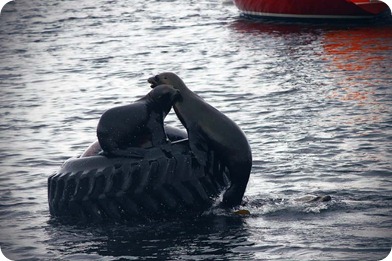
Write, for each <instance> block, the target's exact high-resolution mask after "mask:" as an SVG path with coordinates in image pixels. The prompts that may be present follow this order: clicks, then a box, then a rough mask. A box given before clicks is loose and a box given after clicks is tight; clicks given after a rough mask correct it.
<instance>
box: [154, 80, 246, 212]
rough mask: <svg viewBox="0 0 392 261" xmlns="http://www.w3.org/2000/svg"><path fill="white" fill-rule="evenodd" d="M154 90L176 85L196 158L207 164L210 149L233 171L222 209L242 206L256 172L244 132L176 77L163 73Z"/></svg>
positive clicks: (177, 108) (181, 115)
mask: <svg viewBox="0 0 392 261" xmlns="http://www.w3.org/2000/svg"><path fill="white" fill-rule="evenodd" d="M148 82H149V83H151V87H152V88H156V87H157V86H159V85H160V84H169V85H172V86H173V87H174V88H175V89H177V90H179V91H180V96H181V97H180V98H179V99H177V100H176V101H175V103H174V104H173V108H174V111H175V112H176V114H177V117H178V118H179V119H180V121H181V123H182V124H183V125H184V126H185V128H186V129H187V132H188V137H189V144H190V147H191V150H192V152H193V153H194V154H195V157H196V158H197V159H198V160H199V161H200V162H203V160H205V155H206V151H207V149H208V148H207V146H209V147H211V148H212V149H213V150H214V151H215V152H216V153H217V155H218V157H219V158H220V160H221V161H222V162H223V163H224V164H225V165H226V166H227V168H228V170H229V179H230V181H231V185H230V187H229V188H228V189H227V190H226V191H225V193H224V194H223V200H222V203H221V206H223V207H234V206H237V205H239V204H241V201H242V197H243V195H244V193H245V189H246V185H247V183H248V180H249V175H250V171H251V168H252V152H251V149H250V146H249V143H248V140H247V139H246V137H245V134H244V133H243V132H242V130H241V129H240V128H239V127H238V126H237V124H235V123H234V122H233V121H232V120H231V119H229V118H228V117H227V116H225V115H224V114H223V113H221V112H220V111H218V110H217V109H215V108H214V107H212V106H211V105H209V104H208V103H206V102H205V101H204V100H203V99H202V98H201V97H199V96H198V95H197V94H195V93H194V92H192V91H191V90H189V89H188V87H187V86H186V85H185V83H184V82H183V81H182V80H181V78H180V77H178V76H177V75H176V74H174V73H161V74H159V75H156V76H155V77H151V78H149V79H148Z"/></svg>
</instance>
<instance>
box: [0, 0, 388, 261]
mask: <svg viewBox="0 0 392 261" xmlns="http://www.w3.org/2000/svg"><path fill="white" fill-rule="evenodd" d="M391 65H392V22H391V21H381V22H372V23H361V24H350V23H337V24H336V23H335V24H331V23H321V24H306V23H292V22H287V21H285V22H282V21H254V20H247V19H245V18H243V17H241V16H240V15H239V13H238V11H237V10H236V8H235V7H234V6H233V5H231V4H223V3H222V2H221V1H217V0H208V1H207V0H206V1H193V0H183V1H180V0H166V1H144V0H132V1H131V0H126V1H106V0H94V1H92V0H84V1H75V0H69V1H60V0H52V1H38V0H29V1H27V0H17V1H14V2H11V3H9V4H7V5H6V7H5V8H4V9H3V11H2V13H1V15H0V117H1V121H0V164H1V165H0V167H1V169H0V171H1V173H0V246H1V249H2V252H3V253H5V255H6V256H7V257H8V258H10V259H13V260H148V259H159V260H380V259H382V258H384V257H386V256H387V254H388V253H389V251H390V249H391V246H392V179H391V178H392V163H391V162H392V160H391V159H392V142H391V141H392V115H391V105H392V66H391ZM163 71H173V72H176V73H178V74H179V75H180V76H181V77H182V78H183V79H184V81H185V82H186V84H187V85H188V86H189V88H191V89H192V90H193V91H195V92H197V93H198V94H199V95H200V96H202V97H203V98H204V99H205V100H206V101H207V102H209V103H210V104H212V105H213V106H215V107H216V108H218V109H219V110H221V111H222V112H224V113H225V114H226V115H227V116H229V117H230V118H232V119H233V120H234V121H235V122H237V123H238V125H239V126H240V127H241V128H242V129H243V130H244V132H245V133H246V135H247V137H248V139H249V141H250V144H251V148H252V152H253V158H254V163H253V169H252V174H251V179H250V181H249V184H248V188H247V191H246V193H245V198H244V200H245V203H246V204H245V206H244V207H243V208H245V209H248V210H249V211H250V212H251V215H250V216H244V217H239V216H236V215H234V214H232V213H231V212H230V211H222V210H219V209H211V210H210V211H207V212H206V213H204V214H203V215H202V216H201V217H194V218H181V217H178V218H177V219H173V220H166V221H151V222H147V223H142V224H134V225H132V224H128V225H125V224H111V225H94V226H77V225H71V224H63V223H59V222H57V221H56V220H55V219H53V218H51V217H50V215H49V211H48V204H47V178H48V176H49V175H51V174H52V173H53V172H55V171H56V170H58V169H59V167H60V166H61V164H62V163H63V161H65V160H66V159H68V158H69V157H73V156H76V155H78V154H80V153H81V152H82V151H83V150H84V149H85V148H86V147H87V146H88V145H89V144H90V143H91V142H93V141H94V140H95V139H96V137H95V127H96V125H97V122H98V119H99V117H100V115H101V114H102V112H103V111H105V110H106V109H108V108H110V107H113V106H116V105H119V104H126V103H129V102H132V101H134V100H135V99H137V98H139V97H141V96H142V95H144V94H145V93H147V92H148V91H149V90H150V89H149V84H148V83H147V82H146V79H147V78H148V77H150V76H152V75H155V74H157V73H159V72H163ZM166 122H167V123H169V124H171V125H174V126H177V127H180V126H181V124H180V122H179V121H178V119H177V118H176V116H175V114H174V113H173V112H171V114H170V115H169V116H168V117H167V118H166ZM309 195H330V196H331V197H332V200H331V201H329V202H317V203H316V202H313V203H306V202H304V201H301V200H298V199H300V198H302V197H305V196H309Z"/></svg>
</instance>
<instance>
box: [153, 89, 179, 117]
mask: <svg viewBox="0 0 392 261" xmlns="http://www.w3.org/2000/svg"><path fill="white" fill-rule="evenodd" d="M148 97H149V99H150V100H151V101H152V102H153V103H154V106H158V107H159V108H160V109H162V110H163V111H164V112H165V115H166V114H168V113H169V111H170V109H171V107H172V106H173V103H174V102H175V101H176V100H177V99H178V98H179V97H180V91H179V90H176V89H174V88H173V86H171V85H168V84H160V85H158V86H156V87H155V88H154V89H153V90H152V91H150V92H149V93H148Z"/></svg>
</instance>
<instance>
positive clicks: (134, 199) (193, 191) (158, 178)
mask: <svg viewBox="0 0 392 261" xmlns="http://www.w3.org/2000/svg"><path fill="white" fill-rule="evenodd" d="M169 150H170V152H168V151H167V148H166V149H165V150H162V149H160V148H152V149H148V150H145V156H144V158H142V159H140V158H131V157H129V158H126V157H117V158H107V157H104V156H92V157H85V158H72V159H69V160H67V161H66V162H65V163H64V164H63V166H62V167H61V169H60V170H59V171H58V172H56V173H54V174H53V175H51V176H50V177H49V178H48V201H49V210H50V213H51V215H53V216H57V217H74V218H76V219H77V220H81V221H83V220H84V221H88V222H90V221H98V222H100V221H105V220H114V221H132V220H140V219H151V218H154V219H155V218H166V217H168V216H172V215H173V214H174V215H175V216H178V215H181V214H185V213H192V214H195V213H200V212H202V211H205V210H206V209H208V208H209V207H211V205H212V204H213V202H214V200H215V198H216V197H217V196H218V195H219V194H220V193H221V192H222V191H223V190H224V189H225V188H226V187H227V186H228V185H229V182H228V178H227V169H226V168H225V167H223V166H222V165H221V164H220V163H219V162H218V161H217V160H216V159H215V157H214V154H213V153H212V152H211V153H208V157H207V163H206V166H204V167H202V166H201V165H200V164H198V163H197V162H196V159H195V158H194V156H193V155H192V153H191V152H190V150H189V146H188V143H187V141H182V142H178V143H176V144H173V145H171V146H170V148H169Z"/></svg>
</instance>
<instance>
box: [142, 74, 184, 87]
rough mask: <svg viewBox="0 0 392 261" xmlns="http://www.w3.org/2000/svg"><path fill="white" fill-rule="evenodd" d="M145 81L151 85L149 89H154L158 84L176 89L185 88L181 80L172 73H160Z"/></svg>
mask: <svg viewBox="0 0 392 261" xmlns="http://www.w3.org/2000/svg"><path fill="white" fill-rule="evenodd" d="M147 81H148V82H149V83H151V88H155V87H157V86H158V85H160V84H169V85H172V86H173V87H174V88H176V89H178V87H179V86H185V84H184V82H183V81H182V80H181V78H180V77H178V75H176V74H175V73H172V72H164V73H160V74H158V75H155V76H154V77H151V78H149V79H148V80H147Z"/></svg>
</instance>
